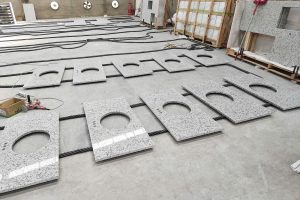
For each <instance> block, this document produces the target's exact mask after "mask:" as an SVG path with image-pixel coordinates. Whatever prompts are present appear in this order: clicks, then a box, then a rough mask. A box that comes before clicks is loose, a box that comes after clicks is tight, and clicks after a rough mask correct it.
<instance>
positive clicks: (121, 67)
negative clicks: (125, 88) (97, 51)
mask: <svg viewBox="0 0 300 200" xmlns="http://www.w3.org/2000/svg"><path fill="white" fill-rule="evenodd" d="M113 64H114V66H115V67H116V68H117V69H118V71H119V72H120V73H121V74H122V75H123V76H124V77H126V78H128V77H136V76H144V75H150V74H152V73H153V71H152V70H151V69H150V68H147V65H145V64H144V63H143V62H140V61H139V60H138V59H136V58H134V57H129V58H120V59H118V60H115V61H113Z"/></svg>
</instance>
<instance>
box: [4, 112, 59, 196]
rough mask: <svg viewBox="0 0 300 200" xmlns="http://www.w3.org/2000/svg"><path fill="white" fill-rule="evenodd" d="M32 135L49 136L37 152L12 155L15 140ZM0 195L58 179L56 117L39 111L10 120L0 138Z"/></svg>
mask: <svg viewBox="0 0 300 200" xmlns="http://www.w3.org/2000/svg"><path fill="white" fill-rule="evenodd" d="M33 132H45V133H47V134H49V136H50V139H49V142H48V143H47V144H46V145H45V146H44V147H42V148H40V149H39V150H37V151H36V152H32V153H27V154H20V153H16V152H14V151H13V145H14V144H15V142H16V140H18V139H20V138H21V137H23V136H25V135H28V134H30V133H33ZM0 147H1V149H0V193H4V192H8V191H12V190H17V189H20V188H25V187H28V186H32V185H36V184H39V183H44V182H47V181H51V180H55V179H58V178H59V115H58V113H54V112H47V111H40V112H34V113H28V114H26V115H23V116H15V117H14V118H10V119H9V120H8V121H7V123H6V125H5V129H4V131H3V133H1V134H0Z"/></svg>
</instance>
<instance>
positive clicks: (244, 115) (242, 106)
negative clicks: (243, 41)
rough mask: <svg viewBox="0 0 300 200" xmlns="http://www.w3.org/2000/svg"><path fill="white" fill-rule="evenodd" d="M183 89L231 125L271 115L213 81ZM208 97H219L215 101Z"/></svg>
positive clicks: (260, 106) (266, 110)
mask: <svg viewBox="0 0 300 200" xmlns="http://www.w3.org/2000/svg"><path fill="white" fill-rule="evenodd" d="M183 88H184V89H186V90H187V91H189V92H191V93H192V94H193V95H194V96H195V97H197V98H198V99H199V100H201V101H202V102H203V103H205V104H207V105H208V106H210V107H211V108H213V109H214V110H216V111H217V112H219V113H221V114H222V115H224V116H225V117H226V118H228V119H229V120H230V121H232V122H233V123H241V122H245V121H249V120H253V119H257V118H261V117H265V116H268V115H271V114H272V111H271V110H270V109H268V108H265V107H263V106H262V105H259V104H258V103H257V102H253V101H250V100H249V98H247V95H245V94H241V93H237V92H236V91H234V90H231V89H230V88H227V87H224V86H223V85H222V84H218V83H215V82H213V81H202V82H200V83H197V84H196V85H184V86H183ZM209 95H221V96H218V97H219V98H217V99H210V98H209ZM224 95H225V98H226V97H227V98H228V101H227V100H225V101H224V97H222V96H224ZM229 99H231V100H229Z"/></svg>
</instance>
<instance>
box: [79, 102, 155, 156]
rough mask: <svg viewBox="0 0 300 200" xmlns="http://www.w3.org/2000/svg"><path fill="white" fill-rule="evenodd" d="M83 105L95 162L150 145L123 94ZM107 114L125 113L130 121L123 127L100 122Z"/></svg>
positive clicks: (143, 148) (151, 144) (146, 135)
mask: <svg viewBox="0 0 300 200" xmlns="http://www.w3.org/2000/svg"><path fill="white" fill-rule="evenodd" d="M83 105H84V111H85V114H86V120H87V124H88V128H89V134H90V138H91V142H92V146H93V151H94V156H95V160H96V162H98V161H102V160H106V159H111V158H114V157H118V156H123V155H126V154H130V153H134V152H138V151H142V150H146V149H150V148H152V146H153V143H152V140H151V139H150V137H149V135H148V134H147V132H146V130H145V129H144V127H143V126H142V124H141V123H140V121H139V119H138V118H137V117H136V116H135V114H134V112H133V111H132V109H131V108H130V105H129V104H128V102H127V101H126V99H125V98H114V99H106V100H101V101H94V102H86V103H84V104H83ZM110 114H122V115H125V116H127V117H128V118H129V120H130V121H129V123H128V125H127V126H126V127H124V128H116V129H108V128H106V127H104V126H103V125H101V123H100V122H101V120H102V119H103V118H104V117H106V116H108V115H110Z"/></svg>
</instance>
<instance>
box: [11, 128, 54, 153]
mask: <svg viewBox="0 0 300 200" xmlns="http://www.w3.org/2000/svg"><path fill="white" fill-rule="evenodd" d="M49 140H50V135H49V134H48V133H47V132H44V131H34V132H31V133H29V134H26V135H24V136H22V137H21V138H19V139H18V140H16V141H15V143H14V144H13V146H12V149H13V151H14V152H16V153H20V154H21V153H22V154H24V153H32V152H36V151H38V150H39V149H41V148H42V147H44V146H46V144H47V143H48V142H49Z"/></svg>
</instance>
